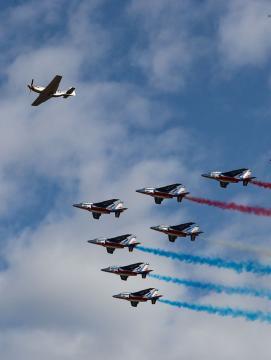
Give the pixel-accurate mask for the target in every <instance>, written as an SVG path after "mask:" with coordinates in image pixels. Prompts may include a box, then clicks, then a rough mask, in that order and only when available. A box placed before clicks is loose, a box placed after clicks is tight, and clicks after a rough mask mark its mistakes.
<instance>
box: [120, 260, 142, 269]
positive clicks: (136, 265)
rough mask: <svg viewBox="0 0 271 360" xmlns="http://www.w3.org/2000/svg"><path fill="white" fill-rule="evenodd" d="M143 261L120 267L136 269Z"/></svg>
mask: <svg viewBox="0 0 271 360" xmlns="http://www.w3.org/2000/svg"><path fill="white" fill-rule="evenodd" d="M142 264H143V263H142V262H140V263H136V264H131V265H126V266H121V268H122V269H123V270H134V269H136V268H137V267H138V266H140V265H142Z"/></svg>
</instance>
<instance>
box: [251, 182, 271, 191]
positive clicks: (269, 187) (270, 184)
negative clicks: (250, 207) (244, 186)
mask: <svg viewBox="0 0 271 360" xmlns="http://www.w3.org/2000/svg"><path fill="white" fill-rule="evenodd" d="M251 184H253V185H256V186H260V187H263V188H265V189H271V183H268V182H263V181H258V180H251Z"/></svg>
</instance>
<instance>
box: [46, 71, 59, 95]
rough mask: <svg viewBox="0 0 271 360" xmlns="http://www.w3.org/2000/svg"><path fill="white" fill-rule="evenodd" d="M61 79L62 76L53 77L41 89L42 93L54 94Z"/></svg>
mask: <svg viewBox="0 0 271 360" xmlns="http://www.w3.org/2000/svg"><path fill="white" fill-rule="evenodd" d="M61 79H62V76H60V75H56V76H55V77H54V78H53V80H52V81H51V82H50V83H49V84H48V85H47V86H46V88H45V89H44V90H43V93H46V94H49V95H52V94H54V93H55V92H56V91H57V89H58V87H59V84H60V81H61Z"/></svg>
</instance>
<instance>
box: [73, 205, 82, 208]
mask: <svg viewBox="0 0 271 360" xmlns="http://www.w3.org/2000/svg"><path fill="white" fill-rule="evenodd" d="M72 206H73V207H76V208H80V204H73V205H72Z"/></svg>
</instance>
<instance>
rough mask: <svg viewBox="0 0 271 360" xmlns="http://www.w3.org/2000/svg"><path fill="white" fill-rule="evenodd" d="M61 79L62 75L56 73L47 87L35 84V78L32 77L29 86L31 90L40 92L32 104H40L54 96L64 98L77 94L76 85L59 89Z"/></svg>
mask: <svg viewBox="0 0 271 360" xmlns="http://www.w3.org/2000/svg"><path fill="white" fill-rule="evenodd" d="M61 79H62V76H60V75H56V76H55V77H54V78H53V80H52V81H51V82H50V83H49V84H48V85H47V86H46V87H43V86H37V85H34V79H32V81H31V84H29V85H27V86H28V88H29V90H30V92H31V91H34V92H36V93H38V94H39V96H38V97H37V98H36V100H35V101H34V102H33V103H32V106H38V105H40V104H42V103H43V102H45V101H47V100H49V99H51V98H52V97H63V98H64V99H67V98H68V97H69V96H75V88H74V87H71V88H69V89H68V90H66V91H61V90H58V87H59V84H60V81H61Z"/></svg>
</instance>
